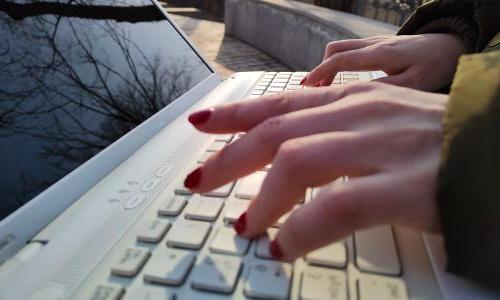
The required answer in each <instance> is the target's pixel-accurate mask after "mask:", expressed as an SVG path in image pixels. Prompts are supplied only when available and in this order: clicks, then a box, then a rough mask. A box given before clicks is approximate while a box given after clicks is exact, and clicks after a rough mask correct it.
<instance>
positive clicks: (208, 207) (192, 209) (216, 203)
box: [184, 195, 224, 221]
mask: <svg viewBox="0 0 500 300" xmlns="http://www.w3.org/2000/svg"><path fill="white" fill-rule="evenodd" d="M223 204H224V201H223V200H222V199H219V198H208V197H202V196H200V195H195V196H193V197H192V198H191V199H189V201H188V205H187V206H186V211H185V214H184V215H185V216H186V218H187V219H192V220H203V221H215V219H217V216H218V215H219V213H220V211H221V209H222V205H223Z"/></svg>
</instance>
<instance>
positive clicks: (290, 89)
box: [286, 85, 303, 91]
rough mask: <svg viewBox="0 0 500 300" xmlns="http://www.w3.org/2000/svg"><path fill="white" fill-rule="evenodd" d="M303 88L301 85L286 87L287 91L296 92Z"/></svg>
mask: <svg viewBox="0 0 500 300" xmlns="http://www.w3.org/2000/svg"><path fill="white" fill-rule="evenodd" d="M302 89H303V87H302V86H301V85H289V86H287V87H286V90H287V91H297V90H302Z"/></svg>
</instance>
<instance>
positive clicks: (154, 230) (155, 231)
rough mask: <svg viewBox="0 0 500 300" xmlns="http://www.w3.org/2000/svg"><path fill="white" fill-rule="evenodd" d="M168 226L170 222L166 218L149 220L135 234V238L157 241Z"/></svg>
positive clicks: (146, 241)
mask: <svg viewBox="0 0 500 300" xmlns="http://www.w3.org/2000/svg"><path fill="white" fill-rule="evenodd" d="M169 228H170V222H169V221H167V220H160V219H154V220H149V221H148V222H146V223H145V224H144V226H143V228H142V229H141V231H140V232H139V234H138V235H137V240H138V241H140V242H145V243H158V242H159V241H160V240H161V239H162V238H163V236H165V233H166V232H167V230H168V229H169Z"/></svg>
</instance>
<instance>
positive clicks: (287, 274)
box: [0, 0, 498, 300]
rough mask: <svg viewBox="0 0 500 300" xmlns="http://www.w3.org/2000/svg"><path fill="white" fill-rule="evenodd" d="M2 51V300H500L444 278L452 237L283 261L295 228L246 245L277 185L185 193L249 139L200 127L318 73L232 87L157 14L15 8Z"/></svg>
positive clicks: (394, 240)
mask: <svg viewBox="0 0 500 300" xmlns="http://www.w3.org/2000/svg"><path fill="white" fill-rule="evenodd" d="M0 41H1V42H0V125H1V126H0V162H1V164H0V166H1V168H0V187H1V191H2V201H1V203H0V209H1V210H0V262H1V265H0V299H16V300H17V299H247V298H257V299H361V300H364V299H493V298H496V297H498V295H495V294H493V293H492V292H489V291H486V290H484V289H481V288H479V287H477V286H475V285H474V284H473V283H471V282H468V281H466V280H464V279H460V278H457V277H455V276H452V275H450V274H447V273H446V272H445V271H444V269H445V262H446V257H445V254H444V251H443V242H442V238H441V237H440V236H433V235H424V234H422V233H420V232H415V231H411V230H408V229H405V228H399V227H393V226H391V225H385V226H379V227H376V228H371V229H367V230H363V231H359V232H355V233H353V234H352V235H351V236H350V237H348V238H346V239H345V240H343V241H338V242H336V243H333V244H331V245H329V246H326V247H324V248H322V249H318V250H316V251H313V252H311V253H309V254H307V255H306V256H305V257H303V258H300V259H297V260H296V261H295V262H293V263H284V262H280V261H275V260H273V259H272V258H271V257H270V255H269V253H268V250H267V246H268V244H269V240H270V239H271V238H272V237H273V235H275V234H276V232H278V231H279V227H280V225H281V224H282V223H283V222H284V221H285V220H286V216H284V217H283V218H281V219H280V220H279V221H278V222H277V224H276V225H275V226H274V227H272V228H270V229H269V230H268V232H267V233H266V234H265V235H263V236H261V237H259V238H257V239H255V240H252V241H248V240H244V239H242V238H239V237H238V236H236V235H235V233H234V230H233V229H232V223H233V222H234V220H235V219H236V218H237V217H238V216H239V214H241V213H242V212H243V211H244V210H245V209H246V207H247V206H248V203H249V201H250V199H251V198H252V197H253V196H255V194H256V193H257V192H258V190H259V187H260V184H261V182H262V180H263V178H264V177H265V175H266V170H265V169H263V170H261V171H259V172H256V173H254V174H252V175H249V176H248V177H245V178H243V179H240V180H238V181H237V182H234V183H231V184H228V185H226V186H223V187H221V188H218V189H217V190H215V191H212V192H210V193H208V194H206V195H192V194H191V193H190V192H189V191H188V190H186V189H185V188H183V186H182V181H183V179H184V178H185V176H186V174H187V173H188V172H189V171H190V170H192V169H193V167H194V166H196V165H197V164H199V163H202V162H203V161H204V160H205V159H206V158H207V157H208V156H209V155H211V154H212V153H214V152H216V151H219V150H220V149H222V148H223V147H224V146H225V145H227V144H228V143H231V142H234V141H235V140H237V139H238V138H240V137H241V135H242V134H243V133H241V134H236V135H221V136H210V135H206V134H203V133H200V132H197V131H196V130H195V129H194V128H193V127H192V126H191V125H190V124H189V123H188V122H187V116H188V115H189V114H190V113H192V112H194V111H197V110H199V109H202V108H206V107H211V106H214V105H217V104H221V103H228V102H232V101H240V100H242V99H245V98H254V97H258V96H260V95H263V94H269V93H275V92H281V91H283V90H294V89H301V88H302V87H301V86H300V85H299V84H298V83H299V82H300V80H301V79H302V78H303V77H304V76H305V75H306V73H304V72H281V73H276V72H242V73H236V74H233V75H232V76H230V77H229V78H227V79H225V80H222V79H221V77H220V76H219V75H218V74H216V73H215V72H214V70H213V68H212V67H211V66H210V64H209V63H208V62H207V60H206V59H204V58H203V56H202V55H201V53H200V52H199V51H197V49H196V47H194V46H193V45H192V44H191V43H190V41H189V39H188V38H187V37H186V36H185V35H184V33H183V32H182V31H181V30H180V29H179V28H178V27H177V26H176V25H175V24H174V23H173V22H172V21H171V20H170V19H169V18H168V15H167V14H166V12H165V11H164V9H163V8H162V7H161V5H160V4H159V3H158V2H156V1H155V0H151V1H149V0H122V1H110V0H94V1H85V2H80V1H77V2H73V3H70V2H55V1H47V2H38V1H37V2H30V1H17V0H13V1H8V2H5V1H2V2H1V3H0ZM377 76H380V75H379V74H377V73H375V72H371V73H370V72H368V73H356V72H355V73H353V72H350V73H342V74H340V75H338V76H337V78H336V80H335V81H334V84H337V85H342V84H346V83H349V82H351V81H356V80H370V79H373V78H375V77H377ZM334 184H343V182H342V180H338V181H337V182H336V183H334ZM316 192H317V189H316V188H313V189H310V190H309V191H308V193H307V195H306V197H305V199H304V201H302V202H301V203H299V204H298V207H300V205H303V204H302V203H307V202H308V201H312V200H311V199H312V198H313V197H314V194H315V193H316Z"/></svg>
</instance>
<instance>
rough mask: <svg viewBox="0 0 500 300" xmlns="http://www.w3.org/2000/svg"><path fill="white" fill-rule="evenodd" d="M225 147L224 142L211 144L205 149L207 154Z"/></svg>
mask: <svg viewBox="0 0 500 300" xmlns="http://www.w3.org/2000/svg"><path fill="white" fill-rule="evenodd" d="M224 147H226V143H225V142H213V143H212V144H211V145H210V146H209V147H208V149H207V152H217V151H220V150H222V148H224Z"/></svg>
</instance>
